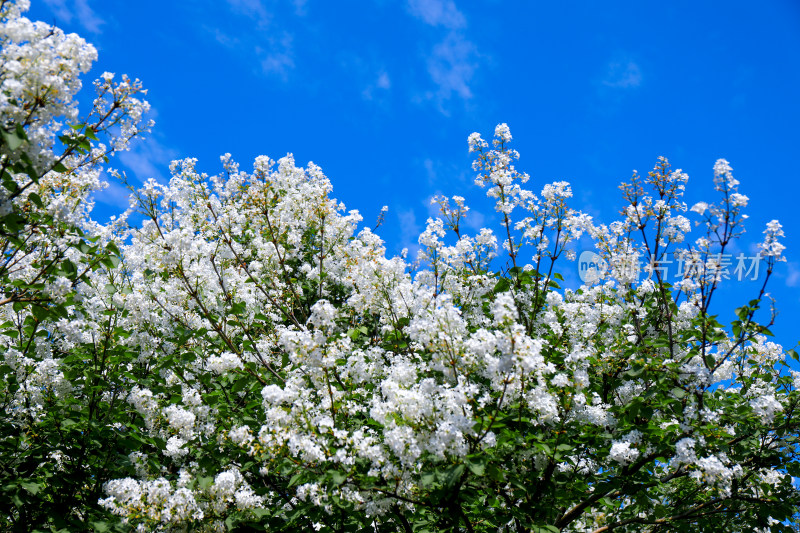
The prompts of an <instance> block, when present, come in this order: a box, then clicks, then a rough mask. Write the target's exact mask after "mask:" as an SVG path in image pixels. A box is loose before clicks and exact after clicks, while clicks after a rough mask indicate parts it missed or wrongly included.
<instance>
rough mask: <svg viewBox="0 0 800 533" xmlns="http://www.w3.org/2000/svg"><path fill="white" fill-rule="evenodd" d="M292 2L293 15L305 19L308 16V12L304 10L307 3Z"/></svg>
mask: <svg viewBox="0 0 800 533" xmlns="http://www.w3.org/2000/svg"><path fill="white" fill-rule="evenodd" d="M293 2H294V14H295V15H297V16H298V17H305V16H306V15H307V14H308V10H307V9H306V4H307V3H308V1H307V0H293Z"/></svg>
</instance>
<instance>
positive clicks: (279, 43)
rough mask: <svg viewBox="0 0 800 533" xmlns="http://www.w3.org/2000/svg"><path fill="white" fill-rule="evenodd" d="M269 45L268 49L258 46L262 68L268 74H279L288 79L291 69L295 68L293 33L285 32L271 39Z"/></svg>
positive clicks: (257, 50)
mask: <svg viewBox="0 0 800 533" xmlns="http://www.w3.org/2000/svg"><path fill="white" fill-rule="evenodd" d="M269 45H270V46H269V49H268V50H264V49H262V48H261V47H260V46H257V47H256V53H257V54H258V55H259V56H260V57H261V70H263V71H264V73H266V74H277V75H278V76H280V77H281V78H283V80H284V81H286V79H287V77H288V75H289V71H290V70H292V69H293V68H294V52H293V50H292V35H291V34H289V33H286V32H284V33H283V34H282V35H281V38H280V39H270V42H269Z"/></svg>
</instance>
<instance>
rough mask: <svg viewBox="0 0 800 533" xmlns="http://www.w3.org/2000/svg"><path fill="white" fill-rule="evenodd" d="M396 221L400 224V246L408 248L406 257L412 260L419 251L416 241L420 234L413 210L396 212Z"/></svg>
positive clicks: (420, 229)
mask: <svg viewBox="0 0 800 533" xmlns="http://www.w3.org/2000/svg"><path fill="white" fill-rule="evenodd" d="M397 220H398V222H400V246H402V247H403V248H408V256H409V257H412V258H413V257H415V256H416V254H417V251H418V250H419V240H418V239H419V234H420V233H421V232H422V228H420V226H419V224H418V223H417V216H416V215H415V214H414V210H413V209H405V210H400V211H398V212H397Z"/></svg>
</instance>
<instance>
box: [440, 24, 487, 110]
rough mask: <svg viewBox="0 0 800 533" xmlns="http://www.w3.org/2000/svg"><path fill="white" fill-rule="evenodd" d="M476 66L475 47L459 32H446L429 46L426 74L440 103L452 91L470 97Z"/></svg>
mask: <svg viewBox="0 0 800 533" xmlns="http://www.w3.org/2000/svg"><path fill="white" fill-rule="evenodd" d="M477 68H478V50H477V48H476V47H475V45H474V44H473V43H472V42H471V41H469V40H467V39H466V38H464V36H463V35H461V34H460V33H450V34H448V35H447V37H446V38H445V39H444V40H443V41H442V42H440V43H438V44H437V45H436V46H434V47H433V51H432V52H431V55H430V57H429V58H428V74H430V76H431V80H433V82H434V83H435V84H436V85H437V87H438V89H437V91H436V93H435V95H434V96H435V98H436V100H437V101H438V102H439V103H441V102H442V101H444V100H449V99H450V98H452V97H453V95H456V96H458V97H460V98H462V99H463V100H468V99H470V98H472V90H471V89H470V82H471V81H472V78H473V76H474V75H475V70H476V69H477Z"/></svg>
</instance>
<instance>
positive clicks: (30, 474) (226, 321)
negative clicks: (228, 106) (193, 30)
mask: <svg viewBox="0 0 800 533" xmlns="http://www.w3.org/2000/svg"><path fill="white" fill-rule="evenodd" d="M21 7H22V3H17V4H3V16H4V26H3V30H2V31H4V32H5V33H4V34H3V35H5V36H6V37H5V40H4V41H3V61H4V68H3V72H4V74H5V75H6V76H7V78H8V79H11V80H12V81H14V82H17V83H20V84H23V85H24V84H28V85H26V87H28V88H27V89H21V90H19V91H18V92H17V93H13V90H14V87H15V86H14V84H13V83H12V84H11V85H12V87H11V88H9V89H6V88H5V85H4V86H3V87H4V89H3V91H4V92H3V94H6V95H7V101H6V103H5V104H4V105H6V106H11V107H9V111H5V110H3V111H2V113H3V115H2V116H3V119H4V122H3V127H4V129H3V135H2V139H3V145H2V150H3V152H2V154H3V165H4V166H3V181H4V184H6V183H8V184H9V185H7V186H6V191H8V192H6V193H4V194H6V197H5V199H4V200H3V201H4V202H5V203H3V204H2V205H3V206H5V207H4V208H5V209H6V211H5V214H4V215H3V216H4V218H3V219H2V221H3V233H2V236H1V238H2V239H3V240H2V245H3V250H4V255H3V261H4V266H3V267H2V268H3V270H0V275H1V276H2V277H0V279H2V285H3V291H4V295H3V298H4V300H3V301H2V305H1V306H0V321H2V330H0V346H2V347H3V350H4V366H2V382H1V385H0V386H1V387H2V388H1V389H0V398H1V399H2V402H3V406H4V409H3V411H2V419H1V420H2V427H1V430H2V435H0V439H2V440H0V445H2V456H1V457H2V461H3V465H4V468H3V474H2V475H3V480H2V481H3V484H2V490H3V491H4V493H5V494H6V495H7V496H8V498H7V501H5V502H4V503H0V505H2V507H0V523H3V524H5V525H8V526H9V527H14V528H17V529H19V530H27V529H35V528H37V527H39V528H43V527H45V526H47V527H50V526H53V527H56V528H59V527H63V528H67V529H70V528H71V529H73V530H74V529H88V528H95V529H98V530H102V529H109V528H118V529H121V530H125V529H126V528H131V527H133V528H135V529H136V530H138V531H186V530H192V531H225V530H238V531H250V530H298V531H308V530H312V529H313V530H317V531H361V530H372V531H386V532H390V531H391V532H394V531H406V532H411V531H442V530H453V531H455V530H461V531H514V532H521V531H526V532H528V531H554V532H557V531H576V532H577V531H595V532H600V531H611V530H616V531H737V532H738V531H741V532H745V531H792V530H795V529H793V528H796V527H797V525H798V521H799V520H798V504H797V502H798V501H800V499H798V498H800V494H798V490H797V489H796V487H795V484H794V480H793V477H792V476H800V467H798V462H797V455H796V454H797V452H798V441H797V438H798V421H797V417H796V416H795V415H796V411H797V404H798V401H799V400H800V393H798V390H797V389H798V387H800V373H796V372H793V371H791V370H790V369H789V368H788V366H787V365H786V363H785V362H784V355H785V353H784V350H783V349H782V348H781V347H780V346H778V345H776V344H774V343H772V342H769V341H768V339H767V337H768V335H769V331H768V329H767V327H765V326H762V325H759V324H758V323H756V321H755V320H754V317H755V314H756V312H757V310H759V308H760V307H761V306H762V300H763V299H764V296H765V286H766V283H767V281H768V279H769V277H770V275H771V274H772V271H773V268H774V265H775V263H776V262H778V261H781V260H782V259H783V257H782V252H783V247H782V245H781V244H780V241H779V238H780V237H781V236H782V231H781V227H780V224H779V223H778V222H777V221H773V222H771V223H770V224H769V225H768V227H767V229H766V231H765V239H764V242H763V243H762V246H761V249H760V250H761V256H762V258H763V261H764V264H765V265H766V270H767V272H766V277H765V280H764V287H762V289H761V291H760V293H759V294H757V295H755V296H756V297H755V298H754V299H753V300H751V301H750V302H749V303H748V304H747V305H746V306H743V307H741V308H739V309H737V311H736V316H737V319H736V321H735V322H733V323H732V324H731V325H730V328H729V329H728V328H725V327H723V326H722V325H721V324H720V323H719V322H717V319H716V317H715V316H713V315H711V314H710V311H709V309H710V305H711V301H712V298H713V296H714V294H715V292H716V290H717V288H718V286H719V283H720V281H721V279H722V277H723V276H722V274H721V267H720V261H719V257H720V254H723V253H724V252H725V250H726V249H728V248H729V247H730V246H731V243H732V242H733V241H734V240H735V239H736V238H737V237H738V236H739V235H740V234H741V232H742V231H743V221H744V219H745V218H746V217H745V215H744V213H743V209H744V207H745V206H746V203H747V198H746V197H745V196H744V195H742V194H740V193H738V181H737V180H736V179H734V177H733V174H732V170H731V168H730V166H729V165H728V164H727V163H726V162H725V161H723V160H720V161H718V162H717V164H716V166H715V168H714V182H715V187H716V189H717V191H718V192H719V193H720V196H721V200H719V201H718V203H716V204H710V203H700V204H697V205H695V206H694V207H693V208H692V209H691V210H690V209H688V206H687V205H686V204H685V203H684V202H683V200H682V194H683V190H684V187H685V184H686V181H687V179H688V178H687V176H686V175H685V174H684V173H682V172H681V171H680V170H672V169H671V167H670V165H669V163H668V162H667V161H666V160H665V159H660V160H659V161H658V163H657V165H656V167H655V168H654V170H653V171H652V172H650V173H649V174H648V175H647V177H640V176H638V175H634V177H633V179H632V180H631V181H630V183H626V184H623V186H622V190H623V195H624V198H625V200H626V202H627V206H626V208H625V209H624V210H623V218H622V219H621V220H619V221H617V222H614V223H612V224H609V225H598V224H596V223H595V222H594V221H593V220H592V219H591V217H589V216H587V215H585V214H583V213H580V212H579V211H576V210H574V209H573V208H571V207H569V201H570V198H571V195H572V192H571V189H570V186H569V184H567V183H566V182H556V183H553V184H549V185H545V186H544V187H543V188H542V190H541V192H540V193H539V194H538V195H537V194H534V193H533V191H531V190H529V189H526V188H525V185H526V183H527V182H528V181H529V179H528V176H527V175H526V174H524V173H521V172H519V171H518V170H517V169H516V167H515V164H516V163H515V162H516V160H517V159H518V157H519V156H518V154H517V153H516V152H515V151H514V150H512V149H511V148H509V143H510V142H511V133H510V131H509V129H508V127H507V126H505V125H504V124H503V125H500V126H498V127H497V129H496V130H495V136H494V139H493V141H492V144H491V145H490V144H489V143H488V142H486V141H484V140H483V139H482V138H481V136H480V135H478V134H473V135H471V136H470V138H469V147H470V150H471V151H472V152H474V153H475V157H476V159H475V164H474V169H475V171H476V172H477V178H476V183H477V184H478V185H480V186H485V187H487V195H488V197H489V198H491V199H492V200H493V201H494V203H495V208H496V210H497V212H498V214H499V215H498V216H499V220H500V224H499V227H498V228H497V233H495V232H494V231H492V230H490V229H483V230H481V231H479V232H478V233H477V234H475V235H468V234H465V233H464V232H463V231H462V224H461V221H462V219H463V218H464V217H465V216H468V210H469V209H468V207H467V206H466V205H465V201H464V199H463V198H462V197H459V196H454V197H452V198H444V197H439V198H436V199H435V201H436V202H437V203H438V204H439V206H440V208H441V217H439V218H431V219H430V220H429V221H428V224H427V227H426V229H425V230H424V231H423V233H422V234H421V235H420V238H419V244H420V254H419V258H418V261H417V262H416V263H415V264H409V263H407V262H406V260H405V259H404V258H401V257H394V258H388V257H387V256H386V249H385V247H384V243H383V241H382V240H381V239H380V237H378V236H377V235H376V234H375V233H374V232H373V231H371V230H369V229H366V228H364V229H360V226H359V224H360V222H361V217H360V215H359V214H358V213H357V212H355V211H350V212H345V208H344V206H343V205H342V204H341V203H340V202H338V201H336V200H335V199H333V198H332V197H331V191H332V187H331V184H330V182H329V181H328V179H327V178H326V177H325V176H324V174H323V173H322V171H321V170H320V169H319V168H318V167H316V166H315V165H313V164H311V163H309V164H308V165H307V166H306V168H300V167H298V166H296V164H295V161H294V160H293V159H292V157H291V156H287V157H284V158H282V159H281V160H279V161H277V162H276V161H273V160H271V159H269V158H267V157H259V158H257V159H256V161H255V163H254V165H253V169H252V171H243V170H241V169H240V167H239V165H238V164H237V163H236V162H234V161H233V159H232V158H231V156H230V155H225V156H223V157H222V165H223V169H224V170H223V172H222V173H221V174H218V175H214V176H208V175H205V174H202V173H200V172H199V171H198V170H197V162H196V161H195V160H193V159H185V160H182V161H176V162H174V163H173V164H172V166H171V173H172V178H171V180H170V182H169V183H168V184H166V185H165V184H159V183H156V182H154V181H150V182H147V183H146V184H145V186H144V187H143V188H142V189H140V190H138V191H137V192H136V194H135V207H136V208H137V209H138V210H139V211H140V212H141V213H142V214H144V216H145V221H144V222H143V223H142V224H141V227H131V228H126V227H125V226H124V225H123V224H122V223H120V222H115V223H112V224H111V225H109V226H101V225H99V224H97V223H95V222H92V221H91V219H90V218H89V215H90V207H91V201H90V196H89V195H90V193H91V191H93V190H96V189H97V188H98V187H99V186H100V183H101V182H100V181H99V178H98V175H99V171H100V169H101V168H102V167H101V165H102V164H103V163H104V162H105V160H106V158H107V157H108V156H110V155H111V154H112V152H114V151H116V150H120V149H124V148H125V146H126V142H127V140H128V139H130V138H131V137H132V136H135V135H138V134H139V133H140V132H142V131H144V130H146V129H147V128H148V127H149V124H148V123H146V122H145V121H143V118H142V113H143V112H144V111H145V109H146V104H145V103H144V102H142V101H140V100H138V99H137V97H136V95H137V93H139V92H141V89H140V87H139V85H138V84H137V83H136V82H131V81H129V80H127V78H124V79H123V82H122V83H121V84H120V83H116V84H115V83H114V82H113V77H112V76H110V75H108V76H104V78H103V79H102V80H101V81H100V82H99V83H98V84H97V87H98V93H99V96H98V100H97V101H96V103H95V110H96V111H93V112H92V114H90V115H89V119H87V120H85V121H82V122H76V123H75V127H74V128H68V129H67V130H66V132H65V133H63V135H62V136H61V137H60V142H61V144H60V145H56V144H55V142H54V141H53V135H54V134H55V132H56V131H58V130H59V127H60V126H57V125H56V123H55V120H56V119H57V118H58V117H64V118H65V120H67V121H70V123H72V122H74V121H75V116H77V115H75V114H71V113H73V111H72V109H73V107H72V104H71V97H72V96H73V95H74V91H75V90H77V87H78V84H79V82H78V81H77V78H75V79H72V78H69V79H67V80H61V81H58V82H56V81H55V80H53V85H52V86H53V87H54V88H53V89H49V88H48V87H50V86H40V85H36V84H37V83H41V80H42V79H50V78H48V77H47V76H45V75H44V74H42V75H36V76H34V75H32V74H31V75H23V74H21V72H22V71H25V69H34V68H41V69H43V71H44V72H47V70H46V69H47V68H49V67H48V65H52V64H55V63H54V62H55V61H56V60H57V58H58V57H61V56H59V55H58V54H60V53H62V50H63V49H64V46H62V45H61V44H60V43H61V41H59V40H58V39H64V40H66V41H69V42H70V43H73V44H74V45H73V46H72V48H69V50H73V51H74V52H70V54H71V55H68V57H67V58H62V59H63V60H64V61H67V62H68V63H69V64H70V65H82V63H80V61H81V60H80V59H79V58H81V57H85V61H90V60H91V59H92V58H93V55H92V54H93V50H92V49H91V48H90V47H89V45H86V44H85V43H83V42H82V41H79V40H78V38H77V37H74V36H63V35H62V34H60V33H59V32H58V30H56V29H53V28H48V29H47V30H46V31H44V30H36V28H38V26H37V25H36V24H32V23H30V22H28V21H27V20H26V19H24V18H22V17H21V16H20V9H21ZM20 27H22V28H31V29H29V30H26V31H28V33H24V36H23V37H19V35H20V33H19V32H21V31H22V30H18V29H17V28H20ZM37 31H39V33H37ZM15 32H17V33H15ZM54 38H56V39H55V40H54V41H53V42H51V43H50V44H47V43H44V42H40V40H41V39H44V40H47V39H54ZM75 43H77V44H75ZM27 46H30V47H34V48H36V49H37V50H39V52H36V54H38V55H36V54H34V53H33V52H27V51H26V52H25V53H20V52H19V51H17V48H24V49H26V50H27V48H26V47H27ZM81 51H82V52H81ZM48 54H49V55H48ZM34 55H36V57H39V56H42V57H43V58H44V59H41V61H39V60H36V61H34V60H31V59H26V60H25V61H22V60H19V59H16V61H18V62H19V63H20V65H21V67H20V69H21V70H19V72H17V71H15V70H14V68H16V67H14V68H12V67H6V66H5V65H6V64H9V63H11V62H12V61H15V59H12V58H14V57H33V56H34ZM48 58H49V59H48ZM54 58H56V59H54ZM37 61H38V62H37ZM40 64H41V65H42V66H38V65H40ZM81 68H83V67H79V66H76V67H74V68H73V70H69V69H63V70H59V72H61V74H59V75H60V76H65V77H68V76H71V75H73V74H71V73H73V72H74V75H75V76H77V72H78V70H80V69H81ZM76 69H77V70H76ZM54 76H55V75H50V77H51V78H52V77H54ZM55 77H57V76H55ZM31 80H33V81H31ZM37 80H38V81H37ZM6 81H7V80H6ZM4 84H5V82H4ZM42 87H45V89H42ZM56 87H58V88H56ZM61 87H65V88H64V89H62V88H61ZM43 91H44V93H46V94H50V91H52V93H53V94H58V95H59V96H58V98H54V99H53V100H52V102H51V101H50V100H47V99H46V98H45V99H44V101H43V102H42V103H41V104H37V103H36V102H37V100H36V98H37V96H36V95H37V94H42V93H43ZM59 91H60V92H59ZM12 93H13V94H17V95H29V96H28V97H29V98H31V99H32V100H30V101H31V102H33V103H32V104H28V109H29V108H31V106H35V105H42V106H44V107H47V109H48V111H47V112H44V111H42V113H41V114H40V115H36V114H35V113H32V114H31V117H37V116H38V117H40V118H35V119H33V120H31V121H29V122H25V121H23V120H22V119H20V118H19V115H14V109H13V108H12V107H13V106H20V105H22V106H23V108H25V106H24V104H20V103H19V102H20V101H21V100H20V99H19V98H21V97H20V96H15V97H13V98H12V96H8V95H11V94H12ZM12 100H13V103H12ZM48 106H50V107H48ZM3 109H5V108H3ZM105 124H109V126H105ZM110 124H116V125H119V126H120V127H111V126H110ZM48 132H49V133H48ZM100 132H104V133H106V134H109V135H111V136H112V140H111V141H110V142H109V143H108V146H110V147H111V148H106V147H105V146H103V145H100V144H99V140H98V139H96V138H95V137H96V135H97V134H98V133H100ZM56 153H59V154H63V155H58V156H55V155H52V154H56ZM23 154H24V155H23ZM26 158H27V159H26ZM26 165H27V166H26ZM12 183H13V185H12ZM34 191H37V192H36V194H37V196H36V197H33V194H34ZM689 217H692V218H694V219H695V221H696V222H698V223H699V225H700V226H701V228H702V236H701V237H699V238H697V239H694V240H690V239H689V237H688V234H689V233H690V231H691V228H692V223H691V220H690V218H689ZM120 220H122V221H124V220H125V217H124V216H123V217H122V218H121V219H120ZM580 239H584V240H587V239H588V240H591V241H592V242H593V243H594V246H595V249H596V252H597V255H598V256H599V257H600V258H601V259H602V260H603V261H604V262H605V264H607V265H608V266H609V269H608V272H607V273H602V272H601V273H599V274H598V276H596V279H591V280H589V281H587V282H586V284H584V285H583V286H581V287H580V288H579V289H577V290H569V289H566V288H562V287H561V283H562V282H563V280H562V278H561V276H560V275H559V274H558V273H557V272H558V270H557V266H556V262H558V261H563V260H565V259H566V260H569V259H571V258H574V255H575V253H574V250H575V246H576V244H577V242H578V241H579V240H580ZM674 253H678V254H679V257H681V258H682V260H683V261H684V262H685V263H686V264H687V265H691V266H692V268H687V269H686V275H685V277H684V278H683V279H682V280H680V281H679V282H678V283H675V284H669V283H668V282H667V281H666V280H665V279H664V278H663V276H662V274H661V272H660V271H659V270H658V269H656V268H651V269H649V271H648V272H647V273H646V274H647V276H644V277H643V276H637V275H635V272H634V271H633V270H632V269H631V268H630V265H632V264H636V263H637V262H638V261H639V260H641V259H644V260H645V263H647V264H649V265H655V264H657V263H658V262H660V261H663V260H664V258H665V257H667V254H674ZM560 264H561V263H559V265H560ZM498 269H499V270H498ZM642 277H643V278H644V279H641V280H640V279H639V278H642ZM115 518H116V519H117V521H116V522H115V521H114V519H115Z"/></svg>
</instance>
